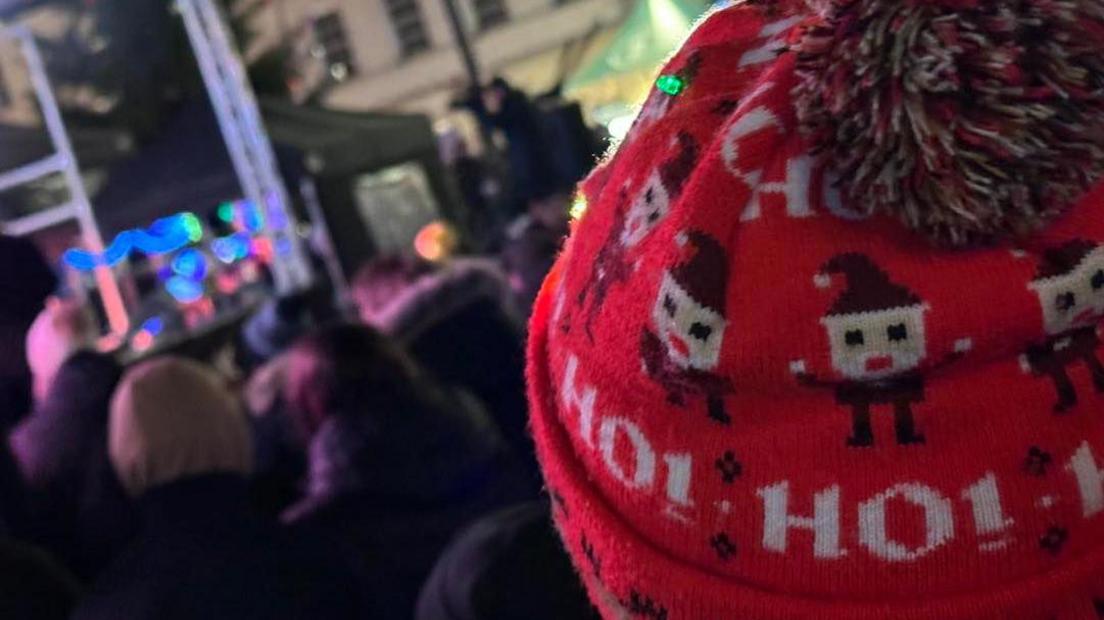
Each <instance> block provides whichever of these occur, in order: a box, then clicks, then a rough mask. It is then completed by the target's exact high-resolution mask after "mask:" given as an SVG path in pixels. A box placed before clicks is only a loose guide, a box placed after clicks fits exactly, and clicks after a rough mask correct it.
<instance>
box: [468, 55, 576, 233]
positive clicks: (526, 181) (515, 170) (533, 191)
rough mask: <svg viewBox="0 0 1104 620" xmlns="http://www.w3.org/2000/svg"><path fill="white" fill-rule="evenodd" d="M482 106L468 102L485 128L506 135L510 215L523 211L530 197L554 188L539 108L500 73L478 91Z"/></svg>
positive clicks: (552, 167) (552, 171) (532, 197)
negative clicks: (500, 75) (511, 196)
mask: <svg viewBox="0 0 1104 620" xmlns="http://www.w3.org/2000/svg"><path fill="white" fill-rule="evenodd" d="M479 96H480V98H481V99H482V104H483V105H482V106H481V109H480V106H470V107H472V108H473V109H474V110H475V112H476V113H477V114H478V115H480V119H479V120H480V122H482V123H483V124H484V125H485V126H486V127H487V128H488V129H491V130H496V129H497V130H500V131H502V133H503V134H504V135H505V136H506V155H507V158H508V159H509V162H510V173H511V179H510V182H511V188H512V193H513V196H514V199H513V202H514V205H515V206H514V210H513V215H517V214H520V213H523V212H524V211H525V209H526V208H528V205H529V203H530V202H531V201H533V200H539V199H541V198H545V197H547V196H548V195H550V194H552V193H553V192H554V191H555V190H556V170H555V166H554V163H553V162H552V160H551V158H550V157H549V155H548V153H547V150H548V148H547V145H546V144H545V141H544V135H543V133H542V129H541V120H540V116H539V115H540V112H539V111H538V110H537V108H536V106H534V105H533V102H532V101H530V99H529V97H528V95H526V94H525V93H523V92H522V91H520V90H518V89H516V88H514V87H513V86H511V85H510V84H509V82H507V81H506V80H505V79H503V78H501V77H496V78H494V79H493V80H492V81H491V83H490V84H489V85H488V86H487V87H486V88H484V89H483V90H482V91H481V92H480V94H479Z"/></svg>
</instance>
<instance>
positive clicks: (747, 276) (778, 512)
mask: <svg viewBox="0 0 1104 620" xmlns="http://www.w3.org/2000/svg"><path fill="white" fill-rule="evenodd" d="M812 4H816V7H815V10H812V9H810V8H808V6H807V5H806V3H804V2H800V1H798V0H773V1H772V0H756V1H754V2H743V3H736V4H735V5H734V6H732V7H731V8H728V9H724V10H720V11H717V12H715V13H713V14H712V15H711V17H710V18H709V19H707V20H705V21H704V22H703V23H702V24H701V25H700V26H699V27H698V29H697V31H696V33H695V34H694V35H693V36H692V37H691V38H690V39H689V41H688V43H687V44H686V46H685V47H684V48H683V49H682V50H681V51H679V52H678V53H676V54H675V55H674V56H673V57H672V59H671V60H670V62H669V63H668V64H667V65H666V67H665V68H664V69H663V71H662V76H663V79H662V80H660V82H659V83H658V84H659V86H657V89H656V90H655V91H654V92H653V94H652V95H651V97H650V98H649V99H648V103H647V104H646V107H645V110H644V111H643V112H642V114H641V115H640V117H639V119H638V120H637V122H636V124H635V125H634V127H633V129H632V130H631V131H630V133H629V137H628V138H627V139H626V140H625V142H624V143H622V144H621V145H620V146H619V148H618V149H617V151H616V152H615V153H613V154H611V156H610V157H609V158H607V160H606V161H604V162H603V163H602V164H601V165H600V167H599V169H598V170H597V171H596V172H595V173H594V174H593V175H591V177H589V178H588V179H587V180H586V181H585V182H584V183H583V184H582V186H581V189H580V191H581V194H582V196H581V198H580V204H582V203H584V202H585V204H587V205H588V209H587V211H586V213H585V214H584V215H582V217H581V218H580V219H579V220H578V221H577V223H576V224H575V230H574V232H573V234H572V236H571V237H570V238H569V240H568V241H567V243H566V246H565V249H564V251H563V252H562V254H561V256H560V258H559V259H558V261H557V263H556V265H555V266H554V267H553V270H552V274H551V276H550V278H549V280H548V281H547V283H546V284H545V286H544V288H543V290H542V293H541V295H540V296H539V297H538V299H537V302H536V305H535V310H534V319H533V322H532V323H531V330H530V332H531V333H530V345H529V346H530V348H529V381H530V406H531V410H532V415H531V419H532V427H533V435H534V437H535V440H536V444H537V446H538V452H539V455H540V459H541V463H542V466H543V469H544V473H545V477H546V480H547V486H548V489H549V493H550V495H551V497H552V498H553V500H554V503H555V506H556V508H555V511H554V514H555V518H556V521H557V525H558V526H559V531H560V532H561V534H562V536H563V539H564V542H565V545H566V546H567V548H568V550H569V551H570V553H571V555H572V557H573V559H574V562H575V565H576V568H577V569H578V570H579V572H580V574H581V575H582V577H583V580H584V581H585V582H586V584H587V588H588V591H589V593H590V595H591V599H592V600H593V601H594V602H595V603H596V604H597V605H598V606H599V607H600V608H601V610H602V612H603V615H604V616H605V617H607V618H651V619H653V620H654V619H658V618H753V619H762V618H817V619H835V618H840V619H842V618H888V617H892V618H914V619H926V618H940V619H956V620H966V619H971V620H972V619H977V618H993V619H997V618H1035V617H1038V618H1082V617H1090V615H1092V614H1097V613H1099V612H1098V611H1094V607H1095V609H1097V610H1099V609H1104V578H1102V577H1101V575H1104V543H1102V541H1104V499H1102V498H1104V486H1102V480H1104V472H1102V467H1104V425H1102V424H1100V422H1101V420H1100V413H1101V411H1104V324H1102V322H1104V250H1102V249H1101V248H1102V247H1104V183H1101V175H1102V173H1104V4H1101V2H1099V0H1062V1H1057V2H999V1H994V2H986V1H980V0H933V1H931V2H915V1H906V0H900V1H895V0H846V1H845V0H839V1H836V0H824V1H818V2H815V3H812ZM695 145H699V148H695Z"/></svg>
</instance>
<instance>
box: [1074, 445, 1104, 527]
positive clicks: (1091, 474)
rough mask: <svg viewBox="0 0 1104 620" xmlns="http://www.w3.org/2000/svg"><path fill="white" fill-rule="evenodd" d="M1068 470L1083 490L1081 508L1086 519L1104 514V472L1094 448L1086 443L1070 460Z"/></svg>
mask: <svg viewBox="0 0 1104 620" xmlns="http://www.w3.org/2000/svg"><path fill="white" fill-rule="evenodd" d="M1066 469H1068V470H1069V471H1071V472H1073V474H1074V475H1075V476H1076V477H1077V487H1078V489H1080V490H1081V508H1082V511H1083V512H1084V515H1085V518H1086V519H1088V518H1090V517H1095V516H1096V515H1098V514H1100V513H1101V512H1104V471H1101V470H1100V468H1099V467H1098V466H1097V464H1096V457H1094V456H1093V450H1092V446H1090V445H1089V442H1087V441H1086V442H1084V443H1083V444H1081V447H1080V448H1078V449H1077V452H1076V453H1075V454H1074V455H1073V458H1071V459H1070V462H1069V465H1067V466H1066Z"/></svg>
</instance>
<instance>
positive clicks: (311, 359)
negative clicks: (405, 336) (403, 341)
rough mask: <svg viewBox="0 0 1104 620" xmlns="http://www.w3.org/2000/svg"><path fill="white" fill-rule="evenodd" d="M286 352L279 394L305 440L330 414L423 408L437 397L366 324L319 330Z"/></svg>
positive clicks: (419, 373)
mask: <svg viewBox="0 0 1104 620" xmlns="http://www.w3.org/2000/svg"><path fill="white" fill-rule="evenodd" d="M289 355H290V357H289V360H288V369H287V376H286V380H285V385H284V398H285V402H286V403H287V404H288V408H289V410H290V412H291V416H292V418H293V422H294V424H295V426H296V427H297V430H298V431H299V432H300V433H301V434H302V436H303V439H304V440H309V439H310V437H312V436H313V435H314V433H315V432H316V431H317V430H318V428H319V427H320V426H321V425H322V423H323V422H325V421H326V419H327V418H329V417H330V416H333V415H340V414H343V415H355V414H358V413H360V412H364V411H410V410H424V409H426V408H428V407H432V406H433V405H435V404H436V403H437V401H438V400H439V399H440V398H441V396H440V391H439V389H438V388H437V386H436V385H435V384H434V383H433V382H432V381H430V380H429V379H428V378H426V377H425V376H424V375H423V373H422V371H421V370H420V369H419V367H418V366H417V364H415V363H414V361H413V360H412V359H411V358H410V357H409V356H408V355H407V353H406V352H405V351H404V350H403V349H402V348H401V347H399V346H398V345H397V344H395V343H394V342H392V341H391V339H389V338H388V337H386V336H384V335H383V334H381V333H380V332H378V331H376V330H374V329H372V328H370V327H367V326H363V325H336V326H331V327H325V328H322V329H320V330H317V331H315V332H313V333H311V334H309V335H308V336H306V337H304V338H303V339H302V340H300V341H299V342H298V343H297V344H296V345H295V346H294V347H292V349H291V351H290V354H289Z"/></svg>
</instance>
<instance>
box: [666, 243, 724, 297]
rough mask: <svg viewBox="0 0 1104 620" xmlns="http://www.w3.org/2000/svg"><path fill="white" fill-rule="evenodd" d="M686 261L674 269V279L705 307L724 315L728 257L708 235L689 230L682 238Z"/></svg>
mask: <svg viewBox="0 0 1104 620" xmlns="http://www.w3.org/2000/svg"><path fill="white" fill-rule="evenodd" d="M676 242H677V243H678V244H679V245H681V246H682V247H683V249H684V251H685V253H686V255H687V258H686V259H685V260H683V261H681V262H680V263H679V264H677V265H675V266H674V267H673V268H672V269H671V278H672V279H674V281H675V282H676V283H677V284H678V285H679V286H681V287H682V289H683V290H684V291H686V294H687V295H689V296H690V297H691V298H692V299H693V300H694V301H696V302H698V303H699V304H701V305H702V306H704V307H706V308H708V309H710V310H712V311H714V312H716V313H717V314H719V315H721V316H724V314H725V306H726V304H727V299H726V295H725V290H726V287H727V285H728V256H727V255H726V254H725V250H724V248H723V247H722V246H721V244H719V243H717V242H716V241H714V240H713V239H712V238H711V237H709V236H708V235H704V234H702V233H700V232H697V231H690V232H686V233H683V234H682V235H680V236H679V237H678V238H677V239H676Z"/></svg>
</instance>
